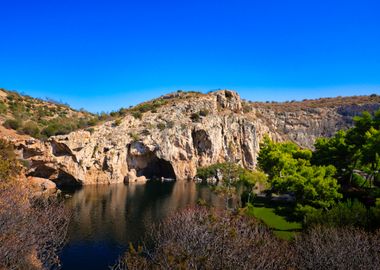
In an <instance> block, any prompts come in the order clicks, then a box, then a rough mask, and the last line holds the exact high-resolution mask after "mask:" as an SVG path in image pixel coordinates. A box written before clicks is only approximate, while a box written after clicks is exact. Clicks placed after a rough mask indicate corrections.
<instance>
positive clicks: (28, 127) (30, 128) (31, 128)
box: [21, 121, 40, 138]
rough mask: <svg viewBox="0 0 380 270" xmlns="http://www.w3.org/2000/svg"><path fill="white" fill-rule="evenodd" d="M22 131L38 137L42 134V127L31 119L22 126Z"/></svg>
mask: <svg viewBox="0 0 380 270" xmlns="http://www.w3.org/2000/svg"><path fill="white" fill-rule="evenodd" d="M21 132H22V133H23V134H27V135H30V136H32V137H36V138H37V137H39V135H40V128H39V127H38V124H37V123H36V122H33V121H29V122H27V123H25V125H24V126H23V127H22V128H21Z"/></svg>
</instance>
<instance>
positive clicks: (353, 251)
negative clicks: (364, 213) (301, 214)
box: [294, 226, 380, 270]
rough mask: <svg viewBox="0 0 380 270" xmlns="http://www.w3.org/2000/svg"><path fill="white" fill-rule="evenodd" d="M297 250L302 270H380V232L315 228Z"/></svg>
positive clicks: (302, 236)
mask: <svg viewBox="0 0 380 270" xmlns="http://www.w3.org/2000/svg"><path fill="white" fill-rule="evenodd" d="M294 246H295V251H296V256H295V258H296V265H297V266H298V268H299V269H315V270H317V269H318V270H320V269H342V270H346V269H361V270H366V269H380V232H377V233H375V234H372V233H367V232H365V231H363V230H360V229H354V228H349V227H346V228H344V227H343V228H332V227H326V226H324V227H322V226H315V227H313V228H311V229H310V230H309V231H308V232H306V233H304V234H302V235H301V236H300V237H298V238H297V239H296V241H295V243H294Z"/></svg>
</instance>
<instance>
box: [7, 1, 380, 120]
mask: <svg viewBox="0 0 380 270" xmlns="http://www.w3.org/2000/svg"><path fill="white" fill-rule="evenodd" d="M0 12H1V23H0V37H1V40H0V87H3V88H7V89H15V90H19V91H21V92H24V93H26V94H29V95H33V96H37V97H46V96H48V97H51V98H54V99H58V100H62V101H65V102H68V103H69V104H70V105H72V106H73V107H75V108H80V107H84V108H86V109H88V110H90V111H93V112H97V111H102V110H104V111H110V110H114V109H118V108H119V107H122V106H124V107H126V106H128V105H131V104H136V103H137V102H141V101H143V100H146V99H150V98H152V97H155V96H159V95H161V94H163V93H167V92H170V91H174V90H177V89H185V90H201V91H208V90H212V89H217V88H229V89H235V90H237V91H238V92H239V93H240V94H241V95H242V96H243V97H244V98H248V99H251V100H291V99H303V98H312V97H320V96H337V95H354V94H357V95H359V94H371V93H379V92H380V15H379V14H380V1H378V0H373V1H369V0H357V1H350V0H346V1H334V0H328V1H327V0H326V1H325V0H315V1H314V0H299V1H293V0H286V1H285V0H278V1H271V0H260V1H254V0H245V1H243V0H230V1H224V0H172V1H168V0H166V1H165V0H161V1H159V0H155V1H153V0H152V1H145V0H125V1H112V0H104V1H96V0H88V1H87V0H86V1H85V0H46V1H40V0H33V1H31V0H24V1H18V0H0Z"/></svg>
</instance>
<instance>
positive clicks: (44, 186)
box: [27, 177, 57, 195]
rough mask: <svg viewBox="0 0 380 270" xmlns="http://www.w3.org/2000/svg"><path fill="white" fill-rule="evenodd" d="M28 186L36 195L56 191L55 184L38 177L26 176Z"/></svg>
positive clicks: (50, 193)
mask: <svg viewBox="0 0 380 270" xmlns="http://www.w3.org/2000/svg"><path fill="white" fill-rule="evenodd" d="M27 181H28V183H29V186H30V187H31V188H32V190H34V192H35V194H36V195H42V194H47V195H52V194H54V193H56V192H57V185H56V184H55V183H54V182H53V181H50V180H48V179H45V178H39V177H28V178H27Z"/></svg>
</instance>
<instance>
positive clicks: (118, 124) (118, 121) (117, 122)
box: [113, 118, 121, 127]
mask: <svg viewBox="0 0 380 270" xmlns="http://www.w3.org/2000/svg"><path fill="white" fill-rule="evenodd" d="M120 124H121V119H120V118H119V119H116V120H115V121H114V122H113V126H114V127H117V126H120Z"/></svg>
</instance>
